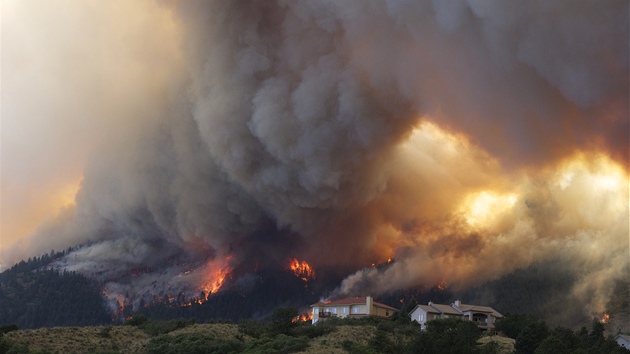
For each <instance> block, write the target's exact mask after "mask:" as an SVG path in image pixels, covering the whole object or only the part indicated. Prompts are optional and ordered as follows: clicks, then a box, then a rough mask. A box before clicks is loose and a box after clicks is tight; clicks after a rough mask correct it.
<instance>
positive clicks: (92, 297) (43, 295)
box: [0, 251, 111, 328]
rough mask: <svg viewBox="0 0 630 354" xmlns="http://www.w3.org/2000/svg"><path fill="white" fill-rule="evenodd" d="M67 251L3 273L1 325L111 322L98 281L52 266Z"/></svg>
mask: <svg viewBox="0 0 630 354" xmlns="http://www.w3.org/2000/svg"><path fill="white" fill-rule="evenodd" d="M64 254H65V252H54V251H52V252H50V254H45V255H43V256H41V257H34V258H29V259H28V261H21V262H20V263H18V264H16V265H14V266H13V267H11V268H10V269H8V270H6V271H4V272H2V273H0V304H2V305H1V306H0V325H3V324H16V325H18V326H19V327H20V328H38V327H50V326H59V325H65V326H92V325H99V324H106V323H109V322H111V315H110V313H109V310H108V309H107V306H106V304H105V299H104V298H103V296H102V295H101V293H100V289H99V287H98V284H97V283H96V282H94V281H93V280H90V279H89V278H87V277H85V276H83V275H81V274H76V273H74V272H65V271H64V272H58V271H56V270H53V269H52V267H51V266H50V264H51V263H52V262H53V261H54V260H55V259H58V258H60V257H63V256H64Z"/></svg>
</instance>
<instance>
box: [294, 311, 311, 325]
mask: <svg viewBox="0 0 630 354" xmlns="http://www.w3.org/2000/svg"><path fill="white" fill-rule="evenodd" d="M312 320H313V312H311V311H308V312H306V313H301V314H299V315H298V316H297V317H296V318H294V319H293V321H292V322H293V323H296V322H308V321H312Z"/></svg>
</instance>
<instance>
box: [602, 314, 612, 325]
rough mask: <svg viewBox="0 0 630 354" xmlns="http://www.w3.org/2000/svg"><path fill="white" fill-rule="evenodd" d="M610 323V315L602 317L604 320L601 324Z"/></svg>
mask: <svg viewBox="0 0 630 354" xmlns="http://www.w3.org/2000/svg"><path fill="white" fill-rule="evenodd" d="M608 321H610V315H609V314H607V313H605V314H604V316H602V319H601V320H600V322H601V323H608Z"/></svg>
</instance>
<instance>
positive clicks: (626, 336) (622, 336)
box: [615, 333, 630, 342]
mask: <svg viewBox="0 0 630 354" xmlns="http://www.w3.org/2000/svg"><path fill="white" fill-rule="evenodd" d="M617 338H623V339H625V340H626V341H628V342H630V334H621V333H620V334H618V335H616V336H615V340H616V339H617Z"/></svg>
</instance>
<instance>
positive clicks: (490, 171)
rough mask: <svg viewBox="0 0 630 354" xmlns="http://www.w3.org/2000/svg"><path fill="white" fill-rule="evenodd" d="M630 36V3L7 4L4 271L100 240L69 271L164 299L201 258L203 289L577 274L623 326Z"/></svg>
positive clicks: (377, 286) (381, 289)
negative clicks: (295, 276)
mask: <svg viewBox="0 0 630 354" xmlns="http://www.w3.org/2000/svg"><path fill="white" fill-rule="evenodd" d="M628 18H629V10H628V2H627V1H625V0H619V1H616V0H607V1H604V2H603V3H602V2H601V1H586V0H584V1H561V0H557V1H544V0H540V1H510V2H506V1H491V0H486V1H476V0H453V1H405V0H390V1H386V0H380V1H377V0H370V1H368V0H365V1H363V0H362V1H330V0H310V1H299V0H294V1H281V0H278V1H156V2H153V1H149V0H147V1H131V2H130V1H123V0H114V1H107V2H103V1H69V0H68V1H63V0H55V1H46V2H44V1H34V0H27V1H24V0H19V1H18V0H2V77H1V79H2V130H1V134H2V136H1V138H2V140H1V141H2V146H1V148H2V150H1V152H2V161H1V162H2V164H1V167H2V171H1V172H2V181H1V192H2V195H1V202H2V203H1V206H2V210H1V214H2V215H1V216H2V220H1V221H2V224H1V226H2V229H1V232H2V234H1V235H0V237H1V241H2V242H1V244H0V264H4V266H8V265H10V264H12V263H13V262H16V261H18V260H20V259H22V258H23V257H28V256H31V255H38V254H40V253H42V252H47V251H49V250H50V249H51V248H55V249H57V250H59V249H62V248H66V247H69V246H73V245H76V244H79V243H81V244H85V245H87V247H84V248H81V249H79V250H78V251H75V252H73V253H71V254H70V255H69V256H67V257H66V259H65V260H63V261H62V264H63V267H65V268H67V269H72V270H78V271H82V272H85V273H89V274H99V275H103V276H104V277H106V278H107V279H110V280H111V279H113V281H112V283H111V284H110V288H116V289H118V290H116V291H119V292H120V293H123V291H127V292H129V289H130V288H131V289H133V290H132V291H131V292H132V293H135V294H142V293H143V292H144V291H145V290H146V289H147V287H149V286H150V285H149V284H152V282H153V281H154V279H153V277H155V276H158V275H159V276H161V277H163V278H164V277H166V278H167V279H163V281H164V282H166V283H169V284H172V283H174V282H178V281H181V278H182V277H181V274H180V273H178V272H179V270H180V269H179V268H176V265H181V264H184V263H186V264H194V265H195V267H198V268H197V270H196V271H195V272H194V273H196V274H197V276H196V277H197V278H190V280H189V281H190V282H197V283H199V282H204V281H207V279H206V276H205V275H204V274H202V273H203V272H204V271H207V272H214V271H216V269H220V268H223V269H225V267H229V269H234V268H239V267H241V268H243V269H249V268H248V266H249V265H253V264H260V263H261V262H262V263H264V262H267V263H270V264H273V263H276V262H277V263H282V262H284V261H285V260H287V259H288V258H289V257H298V258H300V259H306V260H308V261H309V263H312V264H314V265H315V266H316V267H317V266H330V267H344V268H345V269H355V270H356V273H354V274H352V275H351V276H349V277H348V278H347V279H346V280H344V282H343V283H342V284H340V287H339V288H338V289H337V290H336V291H335V293H334V294H339V295H342V294H352V295H366V294H365V293H367V292H369V293H372V294H375V295H376V294H379V293H380V294H382V293H385V292H388V291H392V290H396V289H400V288H404V287H409V286H415V285H419V284H434V283H436V282H438V281H442V280H444V281H446V282H447V283H449V284H453V286H454V287H455V288H462V287H466V286H468V285H471V284H475V283H479V282H482V281H485V280H491V279H496V278H498V277H500V276H501V275H505V274H508V273H510V272H512V271H514V270H516V269H519V268H524V267H527V266H528V265H530V264H532V263H534V262H537V261H543V260H548V259H555V260H560V261H562V262H566V264H568V265H569V268H570V269H573V270H574V271H575V272H576V274H578V275H579V276H578V277H577V279H578V280H577V282H576V283H575V285H574V287H573V290H572V291H573V294H572V295H574V296H576V297H578V298H581V299H584V300H585V301H586V304H587V305H588V306H590V308H591V309H592V310H593V311H596V310H597V311H599V310H601V309H602V306H603V305H604V304H605V302H606V299H607V296H608V294H609V291H610V285H611V284H612V282H613V281H615V280H617V279H624V277H625V279H627V277H628V263H629V257H630V249H629V242H630V241H629V238H630V236H629V230H628V229H629V220H628V219H629V211H628V204H629V201H630V198H629V194H628V187H629V174H628V171H629V170H628V167H629V162H628V158H629V144H628V139H629V137H628V134H629V130H630V125H629V118H628V115H629V109H628V105H629V102H628V101H629V89H628V85H629V74H630V72H629V68H628V67H629V60H628V56H629V41H630V40H629V35H628V29H629V22H628ZM390 257H392V258H394V259H395V260H396V262H394V264H392V265H391V266H390V267H388V268H387V269H385V270H383V269H379V268H371V267H370V264H372V263H379V262H383V261H386V260H387V259H388V258H390ZM228 263H229V264H228ZM168 265H173V267H172V268H169V269H171V270H170V271H165V272H162V273H160V274H158V275H147V276H146V277H145V278H143V279H142V280H137V279H136V281H135V283H133V284H131V283H125V282H124V281H122V280H118V281H117V280H116V279H121V277H122V274H125V273H126V272H129V271H130V270H132V269H138V268H143V267H144V268H145V269H156V268H159V267H167V268H168ZM199 278H204V279H206V280H200V279H199ZM176 279H180V280H176ZM334 294H333V295H334Z"/></svg>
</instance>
